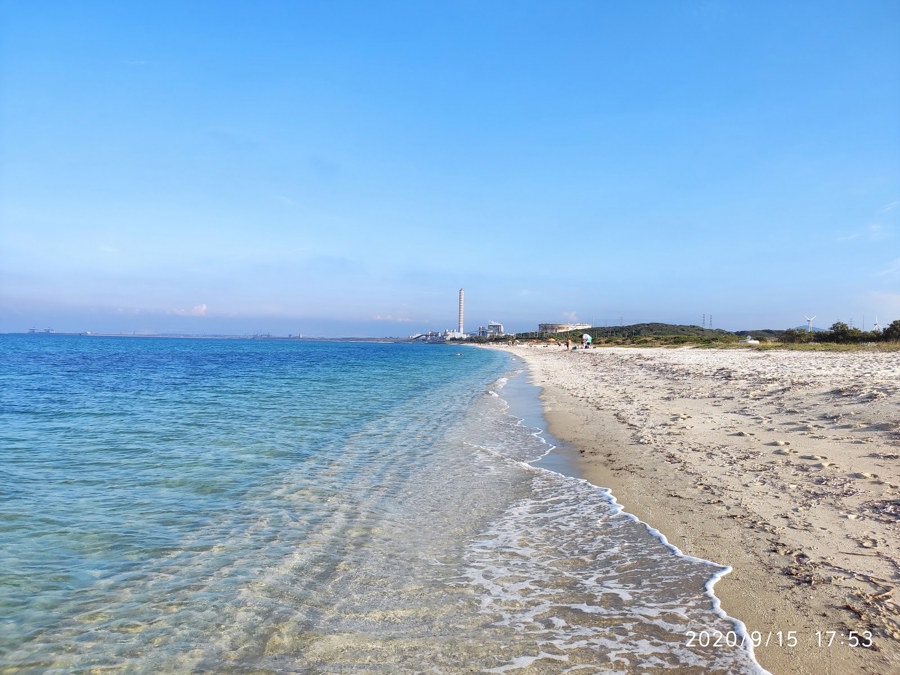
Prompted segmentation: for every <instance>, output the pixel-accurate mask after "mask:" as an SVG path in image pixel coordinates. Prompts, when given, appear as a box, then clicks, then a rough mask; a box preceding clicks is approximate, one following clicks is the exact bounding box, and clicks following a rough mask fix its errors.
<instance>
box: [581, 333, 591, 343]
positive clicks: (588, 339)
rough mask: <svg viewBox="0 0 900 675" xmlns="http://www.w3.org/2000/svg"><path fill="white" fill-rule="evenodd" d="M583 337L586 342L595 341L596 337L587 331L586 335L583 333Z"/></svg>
mask: <svg viewBox="0 0 900 675" xmlns="http://www.w3.org/2000/svg"><path fill="white" fill-rule="evenodd" d="M581 339H582V340H584V341H585V342H593V341H594V338H592V337H591V336H590V335H588V334H587V333H585V334H584V335H582V336H581Z"/></svg>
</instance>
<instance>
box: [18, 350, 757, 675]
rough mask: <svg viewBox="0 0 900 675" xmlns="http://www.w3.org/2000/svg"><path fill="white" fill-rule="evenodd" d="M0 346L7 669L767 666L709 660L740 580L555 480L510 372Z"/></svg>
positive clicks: (521, 383)
mask: <svg viewBox="0 0 900 675" xmlns="http://www.w3.org/2000/svg"><path fill="white" fill-rule="evenodd" d="M0 346H2V361H0V416H2V417H0V422H2V424H0V460H2V461H0V617H2V618H0V666H2V667H4V668H6V669H10V670H12V671H16V670H32V671H41V672H79V671H86V670H90V669H93V668H110V669H115V670H127V671H132V672H184V671H197V670H202V671H207V670H216V671H235V672H298V671H306V672H309V671H313V672H334V671H356V672H392V673H393V672H422V671H429V670H430V671H433V672H445V673H457V672H529V673H538V672H567V671H570V670H571V671H575V670H577V671H578V672H641V671H642V670H646V669H665V668H677V669H679V670H680V672H684V671H685V670H686V669H688V670H690V669H691V668H694V669H696V672H715V671H719V672H756V671H757V670H758V667H757V666H756V664H755V662H754V661H753V659H752V654H751V653H749V652H748V651H745V650H742V649H740V648H737V647H734V648H727V647H725V646H718V647H706V648H703V647H700V646H699V645H696V644H693V645H690V646H689V645H688V639H687V634H688V631H690V630H693V631H703V630H705V631H712V630H719V631H720V632H722V633H723V634H726V633H728V632H729V631H731V632H737V633H739V632H740V628H741V626H740V625H739V624H737V625H736V624H735V623H734V622H733V621H732V620H730V619H728V618H727V617H725V616H724V615H723V614H722V613H721V612H720V611H719V610H718V607H717V603H716V602H715V600H714V598H713V597H712V596H711V594H710V593H709V591H708V588H709V586H710V582H711V580H712V579H714V578H715V576H716V575H717V574H721V573H722V572H723V571H724V570H723V568H722V567H721V566H718V565H715V564H713V563H709V562H706V561H699V560H694V559H688V558H685V557H683V556H680V555H678V554H677V553H676V552H675V551H674V550H673V549H672V548H671V547H669V546H667V545H665V544H664V542H663V541H662V540H661V538H660V537H659V536H658V535H656V534H655V533H654V532H652V531H650V530H648V528H647V527H646V526H645V525H643V524H642V523H640V522H638V521H636V520H635V519H634V518H632V517H630V516H628V515H627V514H623V513H622V512H621V510H620V509H619V508H618V506H617V505H616V504H615V502H614V500H613V499H612V498H611V496H610V495H609V493H608V491H606V490H603V489H600V488H597V487H594V486H592V485H590V484H588V483H586V482H584V481H581V480H578V479H576V478H572V477H568V476H566V475H564V474H565V473H568V471H566V470H564V469H567V468H571V467H565V466H564V465H562V464H559V462H562V461H563V460H562V459H560V458H556V460H555V462H556V463H555V464H554V463H553V462H547V461H546V460H545V462H544V463H539V466H544V467H549V468H553V469H556V470H555V471H551V470H548V468H537V466H535V465H534V464H533V463H534V462H537V460H539V459H540V458H541V457H544V456H545V455H546V454H547V452H548V450H549V449H550V448H551V445H550V440H552V439H548V438H547V437H546V436H545V435H543V434H542V433H541V432H540V429H539V428H538V427H539V425H540V423H541V422H540V419H539V414H540V413H539V407H538V403H537V392H536V390H535V389H534V388H533V387H532V386H531V385H529V384H528V383H527V381H526V379H525V376H524V374H523V373H522V372H521V364H519V363H517V362H516V361H515V360H513V359H512V358H511V357H510V356H509V355H507V354H505V353H499V352H494V351H492V350H483V349H473V348H460V347H444V346H435V345H393V344H372V343H310V342H289V341H250V340H247V341H239V340H168V339H124V338H121V339H115V338H96V337H74V336H73V337H67V336H2V337H0ZM457 354H460V355H457ZM510 406H512V407H510Z"/></svg>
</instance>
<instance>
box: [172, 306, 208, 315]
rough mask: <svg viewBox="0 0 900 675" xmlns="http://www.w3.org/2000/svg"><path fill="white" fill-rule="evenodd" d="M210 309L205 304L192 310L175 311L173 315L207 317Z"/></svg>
mask: <svg viewBox="0 0 900 675" xmlns="http://www.w3.org/2000/svg"><path fill="white" fill-rule="evenodd" d="M207 309H208V307H207V306H206V305H205V304H201V305H194V306H193V307H191V308H190V309H173V310H172V314H174V315H175V316H206V310H207Z"/></svg>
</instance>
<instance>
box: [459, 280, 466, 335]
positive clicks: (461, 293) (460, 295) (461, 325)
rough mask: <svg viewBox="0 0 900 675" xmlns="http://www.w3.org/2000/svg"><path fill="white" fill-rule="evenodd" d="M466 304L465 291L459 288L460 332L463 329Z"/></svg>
mask: <svg viewBox="0 0 900 675" xmlns="http://www.w3.org/2000/svg"><path fill="white" fill-rule="evenodd" d="M464 304H465V293H463V289H461V288H460V289H459V332H460V333H462V332H464V331H463V305H464Z"/></svg>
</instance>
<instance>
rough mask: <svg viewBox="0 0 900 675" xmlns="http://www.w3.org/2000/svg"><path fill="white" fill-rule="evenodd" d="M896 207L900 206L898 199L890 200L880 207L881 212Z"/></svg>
mask: <svg viewBox="0 0 900 675" xmlns="http://www.w3.org/2000/svg"><path fill="white" fill-rule="evenodd" d="M897 207H900V199H898V200H897V201H895V202H891V203H890V204H887V205H885V206H883V207H882V208H881V213H887V212H888V211H893V210H894V209H896V208H897Z"/></svg>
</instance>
